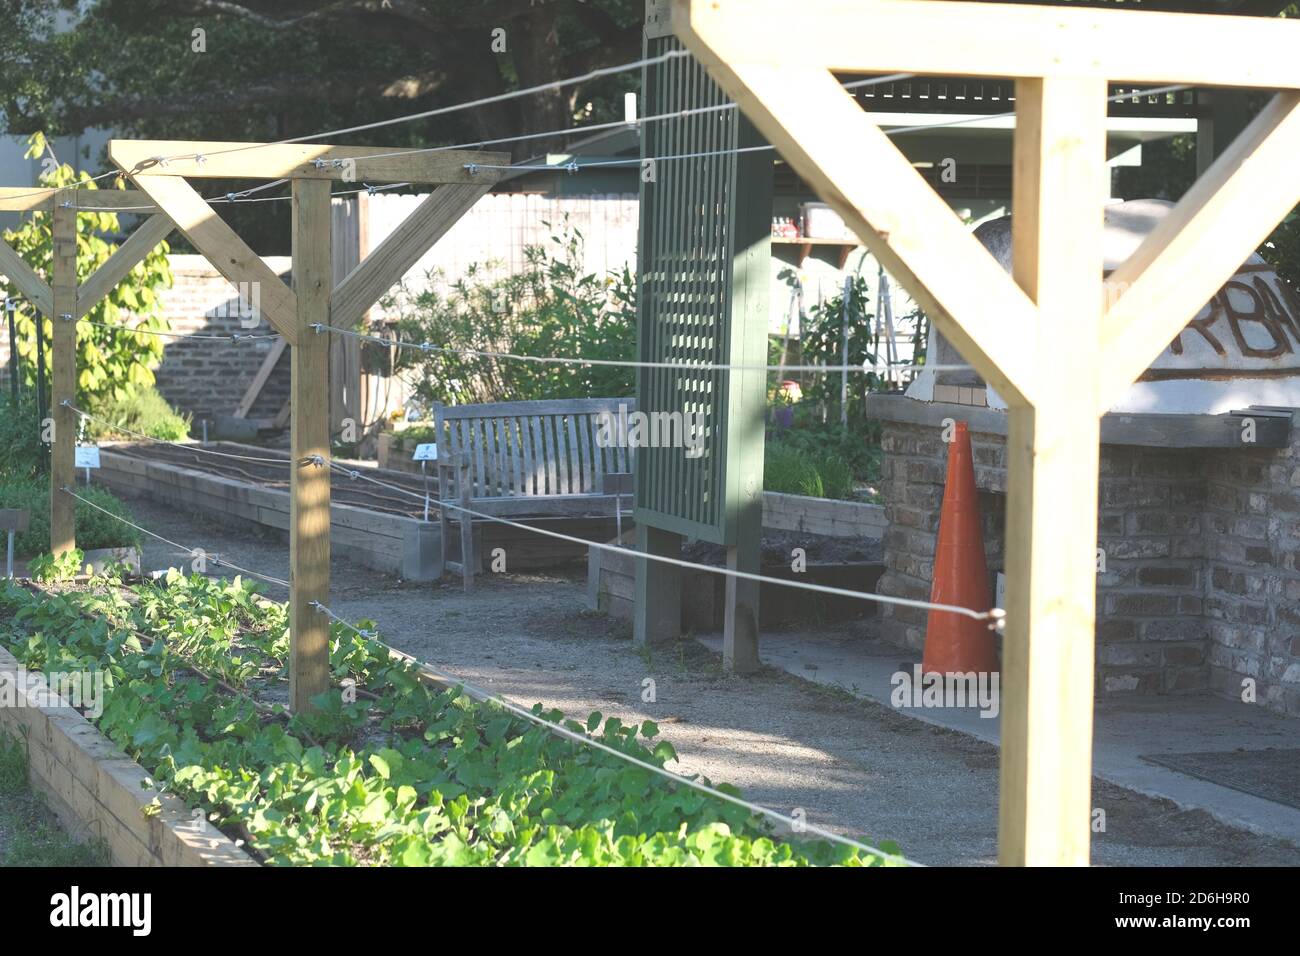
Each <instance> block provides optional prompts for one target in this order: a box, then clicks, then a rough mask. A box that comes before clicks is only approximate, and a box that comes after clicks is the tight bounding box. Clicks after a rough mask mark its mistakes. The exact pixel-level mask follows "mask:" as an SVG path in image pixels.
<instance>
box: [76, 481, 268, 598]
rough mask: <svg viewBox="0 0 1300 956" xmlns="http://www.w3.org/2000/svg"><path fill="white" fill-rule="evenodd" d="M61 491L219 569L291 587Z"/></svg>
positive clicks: (82, 498)
mask: <svg viewBox="0 0 1300 956" xmlns="http://www.w3.org/2000/svg"><path fill="white" fill-rule="evenodd" d="M59 490H60V491H62V492H63V493H64V494H65V495H71V496H72V497H73V498H76V499H77V500H78V501H80V502H82V503H84V504H87V505H89V506H90V507H92V508H94V509H95V510H96V511H100V512H103V513H104V514H106V515H108V516H109V517H110V518H113V519H114V520H116V521H120V522H122V524H124V525H127V526H128V527H131V528H134V529H135V530H136V531H139V532H140V533H141V534H147V535H148V536H149V537H151V538H155V539H156V540H158V541H161V542H162V543H163V544H169V545H171V546H172V547H173V548H179V549H180V550H182V551H184V552H185V553H186V554H188V555H190V556H191V557H196V556H198V555H200V554H201V555H203V557H204V558H205V560H209V561H211V562H212V563H213V564H215V565H217V566H218V567H222V568H230V569H231V570H232V571H238V572H239V573H240V574H247V575H249V576H251V577H255V578H260V579H261V580H263V581H267V582H269V583H271V584H278V585H280V586H281V587H286V588H287V587H289V582H288V581H282V580H281V579H280V578H276V577H272V576H271V575H269V574H262V573H261V572H260V571H250V570H249V569H248V568H241V567H240V566H239V565H237V564H232V563H231V562H229V561H227V560H226V559H225V558H222V557H221V556H220V555H217V554H209V553H208V552H207V551H205V550H203V549H202V548H190V547H187V546H186V545H183V544H180V543H178V542H176V541H173V540H171V539H170V538H164V537H163V536H162V535H160V534H156V533H155V532H153V531H150V530H149V529H148V528H142V527H141V526H140V525H138V524H136V523H135V522H134V521H128V520H127V519H126V518H123V517H122V516H121V515H117V514H113V512H111V511H109V510H108V509H107V508H103V507H101V506H99V505H97V504H95V502H93V501H91V500H90V499H89V498H87V497H85V496H84V495H79V494H77V493H76V492H75V491H73V490H72V489H71V488H69V487H68V486H67V485H64V486H63V487H62V488H60V489H59Z"/></svg>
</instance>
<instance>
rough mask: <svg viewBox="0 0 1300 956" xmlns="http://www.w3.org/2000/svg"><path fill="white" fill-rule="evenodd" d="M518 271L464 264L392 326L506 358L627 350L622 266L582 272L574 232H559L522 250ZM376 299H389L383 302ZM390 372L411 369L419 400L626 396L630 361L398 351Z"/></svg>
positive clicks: (629, 296)
mask: <svg viewBox="0 0 1300 956" xmlns="http://www.w3.org/2000/svg"><path fill="white" fill-rule="evenodd" d="M524 252H525V267H524V269H523V271H522V272H519V273H517V274H515V275H512V276H509V277H507V278H504V279H499V280H495V281H489V280H486V279H484V278H482V271H483V270H482V269H480V268H471V269H470V270H469V271H468V273H467V274H466V276H465V277H464V278H462V279H461V280H459V281H458V282H456V283H455V284H454V285H453V286H452V287H451V290H450V292H449V293H448V294H447V295H446V296H442V295H439V294H438V293H436V292H433V291H424V292H421V293H420V294H418V295H417V296H415V297H414V300H413V302H412V303H411V305H410V307H409V309H408V310H407V313H406V314H404V315H403V318H402V319H401V321H400V322H399V324H398V332H399V334H400V335H401V336H402V337H403V338H405V339H407V340H411V341H417V342H435V343H438V344H439V346H440V347H442V348H445V349H452V350H454V349H474V350H477V351H485V352H509V353H512V354H516V355H530V356H557V357H562V358H576V357H579V356H581V357H584V358H594V359H621V360H627V359H632V358H634V357H635V353H636V296H635V280H634V279H633V277H632V275H631V274H630V273H629V272H628V271H627V270H626V269H625V270H624V271H623V272H622V273H620V274H617V275H616V274H611V275H609V276H608V277H606V278H603V279H602V278H601V277H599V276H595V275H590V274H583V273H582V271H581V266H580V264H581V261H582V235H581V233H578V232H576V231H565V232H564V233H563V234H561V235H557V236H552V237H551V247H550V248H549V249H547V248H544V247H542V246H530V247H528V248H527V249H525V251H524ZM386 304H392V300H389V302H388V303H386ZM400 351H401V355H400V356H399V365H398V369H399V371H401V370H407V371H411V372H414V373H415V376H416V379H415V391H416V394H417V396H418V397H419V398H420V400H422V401H423V402H424V403H426V404H432V403H433V402H442V403H443V404H446V405H451V404H465V403H470V402H499V401H530V400H537V399H553V398H588V397H591V396H593V395H598V396H611V397H617V396H621V395H630V394H631V393H632V391H633V383H634V376H633V370H632V369H630V368H620V367H608V366H605V367H602V366H589V365H558V364H543V363H540V362H520V361H517V360H510V359H497V358H488V357H480V356H475V355H465V354H457V353H455V352H454V351H453V352H447V351H442V352H432V351H431V352H419V351H416V350H414V349H403V350H400Z"/></svg>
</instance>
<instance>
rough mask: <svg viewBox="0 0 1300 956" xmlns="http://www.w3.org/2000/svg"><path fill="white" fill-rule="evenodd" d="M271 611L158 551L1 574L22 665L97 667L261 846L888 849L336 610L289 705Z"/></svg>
mask: <svg viewBox="0 0 1300 956" xmlns="http://www.w3.org/2000/svg"><path fill="white" fill-rule="evenodd" d="M43 567H44V570H45V572H46V574H50V573H52V572H57V571H58V570H59V569H58V568H57V567H53V568H51V567H50V566H48V565H46V566H43ZM286 613H287V612H286V610H285V607H284V606H283V605H277V604H271V603H269V602H265V601H262V600H260V599H259V598H258V596H257V591H256V589H255V588H254V587H253V586H250V585H249V584H247V583H246V582H243V581H241V580H240V579H239V578H236V579H235V580H234V581H226V580H214V579H210V578H205V577H202V576H199V575H194V576H191V577H185V576H183V575H181V574H179V573H177V572H175V571H172V572H170V573H169V575H168V576H167V578H166V580H165V581H159V582H156V583H145V584H136V585H131V586H127V585H124V584H122V582H121V581H120V580H119V579H116V578H112V577H108V578H96V579H94V580H92V581H91V582H90V583H89V584H88V585H85V586H77V587H73V586H70V585H53V584H49V585H45V586H35V587H33V588H32V589H28V588H27V587H23V586H20V585H18V584H16V583H11V582H0V643H2V644H3V645H4V646H5V647H7V648H8V649H9V651H10V652H11V653H13V654H14V656H15V657H17V658H18V659H19V661H20V662H21V663H22V664H24V665H25V666H27V667H29V668H31V669H43V670H51V671H53V670H62V671H69V670H78V669H80V670H102V671H103V672H104V681H105V685H106V692H105V695H104V703H103V710H102V714H101V715H100V716H99V717H98V719H97V725H98V727H99V729H100V730H101V731H103V733H105V734H106V735H107V736H108V737H109V738H111V739H112V740H113V741H114V743H116V744H117V745H118V746H120V747H122V748H123V749H124V750H126V751H127V752H128V753H129V754H130V755H131V756H132V757H134V758H135V759H136V760H137V761H139V762H140V763H141V764H142V765H143V766H144V767H145V768H146V769H147V770H148V771H149V772H150V773H151V774H152V775H153V776H154V779H155V781H156V782H157V783H158V784H159V785H160V786H163V787H165V788H166V789H169V790H171V791H172V792H174V793H176V794H177V795H178V796H180V797H181V798H182V799H184V800H185V801H186V802H187V803H188V804H189V805H190V806H192V807H194V806H198V807H202V808H203V809H204V810H205V812H207V813H208V815H209V819H211V820H212V821H213V822H214V823H215V824H216V825H218V826H220V827H221V828H222V829H223V830H225V831H226V832H227V833H229V834H231V835H232V836H235V837H236V838H238V839H242V840H243V841H244V843H245V846H246V847H247V848H249V849H250V850H251V851H252V852H253V853H254V854H255V855H256V856H258V857H259V858H260V859H262V860H263V861H265V862H267V863H269V864H274V865H306V864H317V865H372V864H388V865H416V866H422V865H531V866H537V865H597V866H598V865H649V866H676V865H698V864H722V865H763V866H765V865H795V866H799V865H833V864H843V865H851V866H861V865H880V864H882V863H885V862H887V859H886V858H882V857H879V856H876V855H871V854H866V853H863V852H860V851H858V850H856V849H853V848H851V847H846V846H843V845H839V844H834V843H830V842H827V841H812V840H795V839H793V838H791V839H781V838H778V837H777V836H776V835H775V834H774V833H773V832H772V830H771V827H770V826H769V824H768V823H767V822H766V821H765V820H763V819H762V818H760V817H756V816H753V815H751V814H750V813H749V812H748V811H747V810H745V809H744V808H742V807H738V806H735V805H733V804H729V803H727V802H725V801H722V800H718V799H716V798H714V797H711V796H708V795H706V794H702V793H700V792H698V791H695V790H693V789H691V788H688V787H683V786H679V785H675V784H673V783H672V782H671V781H668V780H665V779H664V778H662V777H660V776H659V775H657V774H652V773H650V772H649V771H647V770H645V769H642V768H638V767H636V766H634V765H632V764H629V763H627V762H626V761H623V760H620V759H618V758H617V757H615V756H613V755H610V754H605V753H601V752H600V751H598V750H596V749H594V748H592V747H587V746H584V745H582V744H578V743H576V742H573V741H569V740H565V739H563V738H560V737H558V736H556V735H555V734H553V733H551V732H549V731H548V730H546V729H545V728H542V727H538V726H536V725H534V724H532V723H530V722H528V721H525V720H523V719H522V718H519V717H517V716H515V715H512V714H510V713H508V712H507V711H505V710H503V709H502V708H500V707H499V706H497V705H495V704H493V703H490V702H489V703H483V702H478V701H475V700H473V699H471V698H470V697H468V696H467V695H465V694H464V693H463V692H462V691H461V690H460V689H459V688H455V689H447V690H441V689H439V688H436V687H431V686H429V685H428V684H426V683H424V682H423V681H421V680H420V679H419V677H418V676H417V672H416V668H415V666H414V665H412V664H411V663H409V662H407V661H404V660H401V659H397V658H394V657H393V656H392V655H391V654H390V653H389V651H388V649H387V648H386V647H385V646H384V645H383V644H381V643H379V642H378V641H377V640H372V639H368V638H364V637H361V636H359V635H357V634H355V633H353V632H352V631H350V630H347V629H346V628H343V627H341V626H337V625H336V626H335V629H334V631H333V634H332V640H331V645H330V666H331V672H332V678H333V684H334V685H335V687H336V690H335V691H332V692H330V693H327V694H325V695H322V696H321V697H320V698H318V699H317V703H318V704H319V709H318V711H316V712H314V713H312V714H311V715H308V716H292V717H291V716H290V715H288V713H287V712H286V710H285V707H284V702H285V701H286V700H287V686H288V685H287V674H288V664H287V659H288V658H287V654H288V636H287V618H286ZM358 623H359V624H361V626H362V627H364V628H373V624H371V623H369V622H358ZM349 685H351V686H354V687H355V688H356V690H355V693H354V694H348V693H344V692H343V691H342V688H346V687H348V686H349ZM535 712H536V713H539V714H543V715H544V716H545V717H546V719H548V720H552V721H556V722H563V724H564V726H566V727H568V728H569V729H571V730H574V731H577V732H582V733H589V734H590V735H591V736H593V737H594V738H596V739H599V740H601V741H603V742H604V743H606V744H608V745H610V746H612V747H614V748H617V749H619V750H621V751H624V752H626V753H628V754H633V755H635V756H637V757H640V758H641V759H642V760H645V761H649V762H651V763H654V764H656V765H658V766H663V764H664V763H665V762H666V761H668V760H670V759H672V758H674V757H675V754H674V752H673V748H672V745H671V744H669V743H668V742H667V741H664V740H658V741H656V740H655V738H656V737H657V736H658V728H657V727H656V726H655V725H654V724H653V723H652V722H650V721H646V722H645V723H643V724H641V725H640V726H626V725H624V724H623V723H622V722H621V721H619V720H618V718H616V717H609V718H602V716H601V715H600V714H599V713H594V714H592V715H591V716H590V717H589V719H588V720H587V721H586V723H585V724H579V723H578V722H576V721H573V720H567V719H565V718H564V716H563V715H562V714H561V713H560V712H559V711H553V712H549V713H545V712H543V711H542V710H541V707H540V705H538V706H537V707H536V708H535ZM722 789H724V790H726V791H727V792H730V793H735V792H736V791H735V790H734V789H732V788H727V787H725V785H724V786H723V787H722ZM886 849H888V850H893V849H894V848H893V847H891V846H887V847H886Z"/></svg>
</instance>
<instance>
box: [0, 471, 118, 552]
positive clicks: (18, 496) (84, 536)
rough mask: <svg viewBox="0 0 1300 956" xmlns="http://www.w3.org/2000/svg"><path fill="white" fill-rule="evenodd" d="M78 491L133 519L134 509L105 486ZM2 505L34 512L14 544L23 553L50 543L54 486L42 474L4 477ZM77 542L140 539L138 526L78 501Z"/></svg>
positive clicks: (92, 544) (88, 545)
mask: <svg viewBox="0 0 1300 956" xmlns="http://www.w3.org/2000/svg"><path fill="white" fill-rule="evenodd" d="M77 494H79V495H81V496H82V497H83V498H86V499H87V500H88V501H91V502H93V503H94V504H96V505H99V507H100V508H104V509H105V510H107V511H109V512H110V513H111V514H113V515H116V516H117V517H120V518H126V519H128V520H129V519H130V517H131V513H130V512H129V511H128V510H127V507H126V505H124V504H123V503H122V502H121V501H120V500H119V499H118V498H116V497H115V496H113V495H112V494H110V493H109V492H107V491H105V490H104V489H103V488H96V487H93V486H92V487H89V488H84V487H81V488H78V489H77ZM0 508H19V509H22V510H24V511H28V512H30V513H31V522H30V524H29V525H28V528H27V530H26V531H24V532H22V533H20V534H19V535H18V536H17V537H16V539H15V541H14V548H15V550H16V551H17V552H18V553H19V554H21V555H33V554H38V553H39V552H41V551H45V550H46V549H48V548H49V546H50V490H49V483H48V482H47V481H45V480H44V479H41V478H34V479H32V478H29V479H17V478H5V479H3V480H0ZM76 515H77V519H76V520H77V545H78V546H79V547H82V548H85V549H86V550H90V549H92V548H125V547H130V546H133V545H138V544H139V543H140V535H139V534H138V533H137V532H136V530H135V529H134V528H130V527H128V526H127V525H124V524H122V522H121V521H118V520H116V518H112V517H110V516H109V515H106V514H104V512H102V511H98V510H96V509H95V508H93V507H91V505H89V504H87V503H86V502H85V501H78V502H77V512H76Z"/></svg>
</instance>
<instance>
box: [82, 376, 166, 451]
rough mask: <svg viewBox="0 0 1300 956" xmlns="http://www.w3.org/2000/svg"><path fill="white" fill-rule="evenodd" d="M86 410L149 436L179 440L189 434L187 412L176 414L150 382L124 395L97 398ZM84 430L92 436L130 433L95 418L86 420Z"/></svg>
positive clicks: (125, 436)
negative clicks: (117, 429)
mask: <svg viewBox="0 0 1300 956" xmlns="http://www.w3.org/2000/svg"><path fill="white" fill-rule="evenodd" d="M90 412H91V414H93V415H96V416H97V417H99V418H102V419H104V420H105V421H109V422H113V423H114V424H117V425H121V426H123V428H128V429H130V430H131V431H133V432H137V433H139V434H144V435H148V436H149V437H150V438H161V439H162V440H164V441H181V440H183V439H185V438H188V437H189V435H190V416H189V415H180V414H178V413H177V412H176V410H175V409H173V408H172V407H171V405H169V404H168V403H167V399H165V398H163V397H162V395H161V394H160V393H159V391H158V390H157V389H156V388H154V387H153V386H152V385H151V386H148V387H146V388H140V389H137V390H136V391H135V392H133V393H131V394H130V395H127V396H126V397H124V398H108V399H105V400H104V401H102V402H98V403H96V405H95V406H94V407H92V408H91V409H90ZM86 433H87V434H88V435H89V436H90V437H92V438H129V437H130V435H128V434H125V433H118V432H116V431H115V430H114V429H113V428H111V427H110V426H108V425H104V424H101V423H99V422H95V421H87V422H86Z"/></svg>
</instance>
